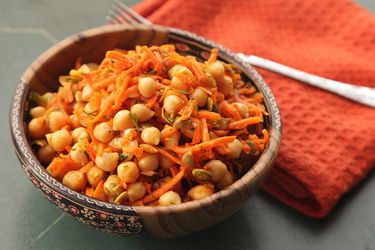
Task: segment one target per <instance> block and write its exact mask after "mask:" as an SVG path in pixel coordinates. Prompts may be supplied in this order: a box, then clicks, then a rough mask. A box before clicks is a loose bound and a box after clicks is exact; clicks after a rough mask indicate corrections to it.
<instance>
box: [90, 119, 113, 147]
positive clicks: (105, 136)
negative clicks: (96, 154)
mask: <svg viewBox="0 0 375 250" xmlns="http://www.w3.org/2000/svg"><path fill="white" fill-rule="evenodd" d="M113 136H114V132H113V130H112V128H111V126H110V125H109V124H108V123H107V122H101V123H99V124H98V125H96V127H95V129H94V137H95V138H96V139H97V140H98V141H100V142H103V143H108V142H110V141H111V140H112V138H113Z"/></svg>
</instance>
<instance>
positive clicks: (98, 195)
mask: <svg viewBox="0 0 375 250" xmlns="http://www.w3.org/2000/svg"><path fill="white" fill-rule="evenodd" d="M92 197H93V198H95V199H98V200H101V201H106V200H107V195H106V194H105V193H104V180H101V181H99V183H98V185H97V186H96V188H95V191H94V193H93V194H92Z"/></svg>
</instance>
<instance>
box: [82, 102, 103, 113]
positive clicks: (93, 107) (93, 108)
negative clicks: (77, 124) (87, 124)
mask: <svg viewBox="0 0 375 250" xmlns="http://www.w3.org/2000/svg"><path fill="white" fill-rule="evenodd" d="M99 108H100V107H98V105H97V103H95V102H88V103H86V105H85V106H84V107H83V111H84V112H85V113H86V114H91V115H95V114H97V113H98V109H99Z"/></svg>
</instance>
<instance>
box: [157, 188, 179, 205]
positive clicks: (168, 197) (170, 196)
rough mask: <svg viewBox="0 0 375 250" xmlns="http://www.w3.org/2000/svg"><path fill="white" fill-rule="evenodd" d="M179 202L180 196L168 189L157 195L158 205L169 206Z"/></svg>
mask: <svg viewBox="0 0 375 250" xmlns="http://www.w3.org/2000/svg"><path fill="white" fill-rule="evenodd" d="M177 204H181V197H180V195H179V194H178V193H176V192H173V191H168V192H166V193H164V194H163V195H161V196H160V197H159V205H160V206H170V205H177Z"/></svg>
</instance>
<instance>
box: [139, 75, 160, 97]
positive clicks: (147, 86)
mask: <svg viewBox="0 0 375 250" xmlns="http://www.w3.org/2000/svg"><path fill="white" fill-rule="evenodd" d="M156 85H157V84H156V81H155V80H154V79H152V78H151V77H144V78H140V79H139V80H138V91H139V93H140V94H141V95H142V96H144V97H151V96H153V95H154V93H155V91H156Z"/></svg>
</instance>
